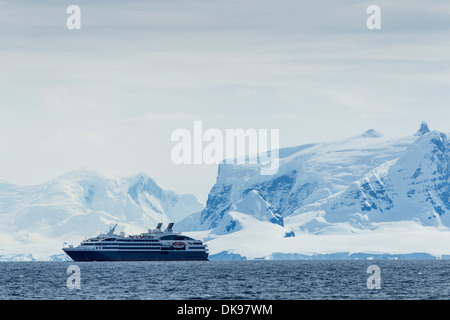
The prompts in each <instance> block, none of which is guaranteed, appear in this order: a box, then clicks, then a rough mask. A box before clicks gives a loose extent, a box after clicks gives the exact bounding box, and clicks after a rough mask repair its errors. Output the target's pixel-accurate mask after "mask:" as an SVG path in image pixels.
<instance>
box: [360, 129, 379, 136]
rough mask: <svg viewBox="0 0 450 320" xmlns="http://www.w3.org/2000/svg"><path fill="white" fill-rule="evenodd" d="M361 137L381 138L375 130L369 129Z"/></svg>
mask: <svg viewBox="0 0 450 320" xmlns="http://www.w3.org/2000/svg"><path fill="white" fill-rule="evenodd" d="M362 136H363V137H365V138H379V137H381V136H382V134H381V133H380V132H378V131H377V130H375V129H369V130H367V131H365V132H364V133H363V134H362Z"/></svg>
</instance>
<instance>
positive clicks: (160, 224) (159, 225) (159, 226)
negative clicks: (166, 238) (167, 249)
mask: <svg viewBox="0 0 450 320" xmlns="http://www.w3.org/2000/svg"><path fill="white" fill-rule="evenodd" d="M161 227H162V223H161V222H160V223H158V225H157V226H156V229H157V230H161Z"/></svg>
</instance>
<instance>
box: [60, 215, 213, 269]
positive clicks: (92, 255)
mask: <svg viewBox="0 0 450 320" xmlns="http://www.w3.org/2000/svg"><path fill="white" fill-rule="evenodd" d="M173 225H174V224H173V223H169V225H168V226H167V228H166V229H165V230H164V231H162V230H161V227H162V223H159V224H158V226H157V227H156V229H154V230H151V229H149V230H148V232H147V233H141V234H139V235H130V236H125V234H124V233H123V232H121V233H120V234H115V233H114V230H115V228H116V227H117V224H116V225H115V226H114V227H112V228H110V230H109V232H107V233H101V234H99V235H98V236H97V237H94V238H89V239H86V240H84V241H82V242H81V244H80V245H79V246H77V247H74V246H73V245H66V244H65V245H64V246H63V250H64V252H65V253H66V254H67V255H68V256H69V257H70V258H72V260H74V261H170V260H175V261H176V260H203V261H206V260H208V249H207V246H206V245H205V244H203V242H202V241H200V240H195V239H193V238H190V237H187V236H184V235H182V234H181V233H177V232H173V230H172V228H173Z"/></svg>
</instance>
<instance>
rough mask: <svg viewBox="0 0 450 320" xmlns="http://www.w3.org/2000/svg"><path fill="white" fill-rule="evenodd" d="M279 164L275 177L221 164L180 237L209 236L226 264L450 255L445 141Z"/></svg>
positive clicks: (322, 154) (404, 142)
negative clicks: (353, 255)
mask: <svg viewBox="0 0 450 320" xmlns="http://www.w3.org/2000/svg"><path fill="white" fill-rule="evenodd" d="M279 157H280V163H279V165H280V167H279V170H278V173H277V174H275V175H272V176H267V175H261V174H259V172H260V170H259V169H260V168H259V165H249V164H243V165H236V164H221V165H220V166H219V173H218V177H217V181H216V184H215V185H214V186H213V188H212V189H211V191H210V193H209V196H208V200H207V203H206V207H205V209H204V210H203V211H202V212H201V213H197V214H196V215H195V216H192V217H190V218H189V219H186V220H185V221H183V222H181V223H180V224H179V227H180V228H181V227H183V228H185V229H186V230H191V231H197V232H203V233H202V234H203V237H204V239H205V240H207V241H208V242H207V243H208V244H209V245H210V251H211V253H212V254H213V255H214V254H218V256H221V257H222V258H223V257H224V254H225V253H226V254H234V255H235V256H236V255H237V256H238V257H246V258H273V257H274V256H275V255H277V254H278V256H280V255H281V256H284V257H286V254H291V255H300V256H302V255H304V254H307V255H308V254H309V255H311V254H317V253H321V254H330V253H336V252H365V253H368V252H372V253H379V254H384V253H389V252H395V253H414V252H426V253H430V254H434V255H442V254H449V253H450V233H449V232H448V228H449V227H450V141H449V136H448V135H447V134H445V133H442V132H438V131H430V130H429V128H428V126H427V124H426V123H422V125H421V127H420V129H419V130H418V131H417V132H416V133H415V134H411V135H408V136H404V137H388V136H384V135H382V134H381V133H379V132H377V131H375V130H368V131H366V132H364V133H363V134H361V135H358V136H355V137H351V138H348V139H345V140H342V141H335V142H327V143H316V144H309V145H304V146H299V147H292V148H286V149H280V150H279ZM256 226H258V228H256ZM256 229H259V232H257V233H255V230H256ZM435 232H437V233H435ZM348 236H350V237H348ZM402 237H407V238H402ZM442 237H444V239H445V241H443V242H442V241H441V242H438V241H437V239H441V238H442ZM403 242H405V243H403ZM274 254H275V255H274Z"/></svg>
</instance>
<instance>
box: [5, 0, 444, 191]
mask: <svg viewBox="0 0 450 320" xmlns="http://www.w3.org/2000/svg"><path fill="white" fill-rule="evenodd" d="M71 4H76V5H79V6H80V8H81V29H80V30H69V29H67V27H66V19H67V17H68V16H69V15H68V14H67V13H66V8H67V7H68V6H69V5H71ZM371 4H377V5H378V6H379V7H380V8H381V30H368V29H367V27H366V19H367V18H368V16H369V15H368V14H367V13H366V9H367V7H368V6H369V5H371ZM449 17H450V2H448V1H414V0H412V1H411V0H409V1H375V2H366V1H350V0H348V1H336V0H323V1H322V0H319V1H299V0H277V1H274V0H271V1H268V0H251V1H247V0H230V1H228V0H224V1H214V0H170V1H149V0H145V1H111V0H108V1H106V0H104V1H100V0H97V1H95V2H94V1H61V0H59V1H57V0H55V1H45V0H44V1H39V2H37V1H31V0H30V1H25V0H22V1H0V98H1V100H0V150H1V154H0V179H4V180H7V181H9V182H12V183H17V184H38V183H43V182H45V181H47V180H50V179H52V178H55V177H57V176H59V175H62V174H64V173H66V172H68V171H71V170H74V169H77V168H79V167H86V168H92V169H107V170H112V171H115V172H117V173H118V174H120V175H125V176H127V175H133V174H136V173H138V172H145V173H147V174H148V175H149V176H151V177H153V178H154V179H156V181H158V183H159V184H160V185H162V186H163V187H166V188H170V189H174V190H175V191H178V192H183V193H186V192H189V193H195V194H196V195H197V196H198V197H199V198H200V199H202V200H206V197H207V193H208V191H209V189H210V188H211V187H212V185H213V183H214V182H215V179H216V174H217V167H216V166H212V165H181V166H176V165H174V164H173V163H172V162H171V159H170V152H171V149H172V147H173V146H174V143H173V142H171V141H170V136H171V133H172V132H173V130H175V129H177V128H186V129H189V130H192V128H193V121H194V120H203V124H204V126H205V128H206V129H207V128H218V129H220V130H225V129H227V128H244V129H246V128H256V129H258V128H266V129H271V128H274V129H280V146H281V147H286V146H295V145H300V144H304V143H311V142H319V141H329V140H337V139H341V138H346V137H349V136H354V135H357V134H360V133H362V132H364V131H365V130H367V129H371V128H374V129H376V130H378V131H380V132H382V133H384V134H386V135H394V136H395V135H406V134H411V133H413V132H415V131H416V130H417V129H418V127H419V125H420V122H421V121H422V120H425V121H427V122H428V124H429V126H430V128H431V129H437V130H442V131H445V132H448V131H450V122H449V120H448V119H449V118H450V104H449V101H450V99H449V98H450V90H449V88H450V64H449V59H450V23H449Z"/></svg>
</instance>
